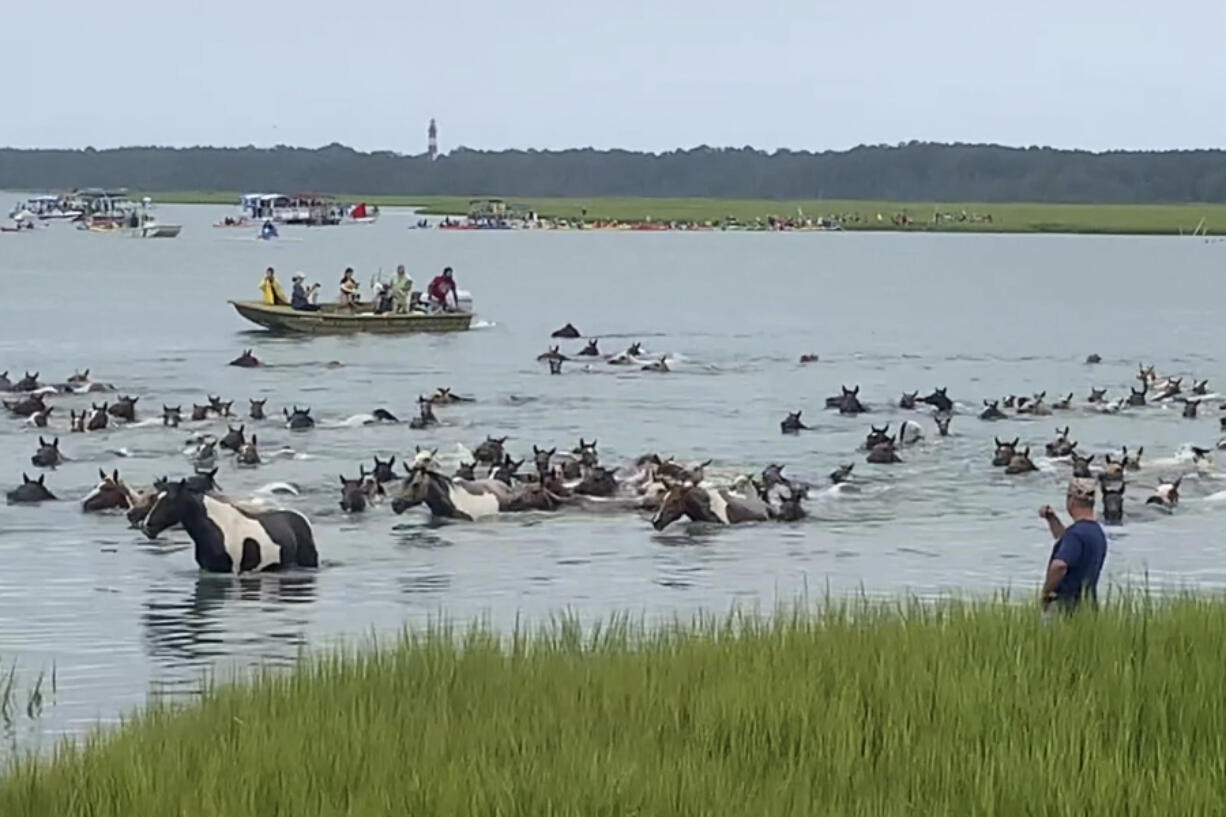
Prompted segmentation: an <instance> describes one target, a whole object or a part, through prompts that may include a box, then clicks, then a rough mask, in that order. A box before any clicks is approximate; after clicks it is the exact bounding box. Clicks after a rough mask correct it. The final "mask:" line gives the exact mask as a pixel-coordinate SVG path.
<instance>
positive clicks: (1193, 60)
mask: <svg viewBox="0 0 1226 817" xmlns="http://www.w3.org/2000/svg"><path fill="white" fill-rule="evenodd" d="M1223 36H1226V3H1223V2H1221V0H1196V1H1194V0H1166V1H1165V2H1158V3H1152V2H1149V3H1141V2H1137V1H1136V0H1133V2H1118V0H1117V2H1105V0H1059V2H1057V1H1056V0H1029V1H1028V2H1025V3H1021V2H999V1H998V0H976V1H975V2H970V1H969V0H932V2H923V3H920V2H915V3H912V2H901V0H878V1H877V2H873V0H867V1H866V0H844V1H843V2H838V3H827V2H824V1H821V2H815V0H788V1H787V2H784V1H782V0H750V1H748V2H738V3H733V2H731V1H730V0H703V1H702V2H696V1H695V0H657V1H656V2H651V1H650V0H617V2H602V3H594V2H583V0H566V2H562V0H449V1H448V2H429V1H428V0H427V2H409V1H408V0H366V2H361V0H358V2H338V0H330V2H320V0H293V2H284V1H283V0H271V1H269V2H259V1H258V0H244V2H233V1H232V0H198V1H197V2H184V0H156V2H147V0H120V2H117V3H112V2H99V0H60V2H26V1H25V0H6V1H5V2H3V11H2V12H0V57H2V58H3V64H4V66H5V67H6V68H7V77H6V79H7V82H5V83H4V93H3V96H2V97H0V145H8V146H20V147H51V146H64V147H83V146H86V145H94V146H95V147H110V146H115V145H126V144H151V143H154V144H168V145H195V144H210V145H243V144H256V145H272V144H277V143H286V144H294V145H307V146H317V145H321V144H326V143H329V142H333V141H337V142H343V143H345V144H349V145H353V146H355V147H358V148H362V149H390V150H397V151H401V152H406V153H419V152H421V151H422V150H424V147H425V131H426V123H427V121H428V120H429V119H430V117H432V116H433V117H436V118H437V119H438V121H439V129H440V141H441V143H442V148H443V149H444V150H447V149H449V148H452V147H455V146H456V145H458V144H463V145H468V146H471V147H482V148H504V147H523V148H526V147H538V148H560V147H573V146H585V145H595V146H597V147H626V148H633V149H646V150H665V149H670V148H673V147H678V146H684V147H689V146H694V145H698V144H710V145H736V146H740V145H745V144H750V145H754V146H756V147H762V148H768V149H771V148H776V147H791V148H796V149H802V148H803V149H826V148H847V147H851V146H853V145H856V144H859V143H865V142H867V143H878V142H888V143H893V142H897V141H902V140H909V139H923V140H937V141H973V142H980V141H984V142H1002V143H1006V144H1018V145H1029V144H1050V145H1056V146H1061V147H1085V148H1090V149H1107V148H1115V147H1123V148H1170V147H1210V146H1220V145H1222V144H1223V143H1224V142H1226V106H1224V105H1223V104H1222V102H1223V99H1224V98H1226V93H1224V92H1223V87H1222V86H1223V82H1224V81H1226V58H1224V57H1223V56H1222V53H1223V52H1222V47H1221V41H1222V37H1223Z"/></svg>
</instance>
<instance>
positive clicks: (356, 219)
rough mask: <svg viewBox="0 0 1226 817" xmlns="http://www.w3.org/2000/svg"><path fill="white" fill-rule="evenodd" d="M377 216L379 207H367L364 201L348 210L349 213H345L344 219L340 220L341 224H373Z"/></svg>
mask: <svg viewBox="0 0 1226 817" xmlns="http://www.w3.org/2000/svg"><path fill="white" fill-rule="evenodd" d="M377 218H379V208H378V207H374V208H368V207H367V206H366V202H362V203H361V204H358V205H357V206H355V207H354V208H353V209H352V210H350V211H349V215H347V216H346V217H345V219H344V221H342V222H341V223H342V224H374V223H375V220H376V219H377Z"/></svg>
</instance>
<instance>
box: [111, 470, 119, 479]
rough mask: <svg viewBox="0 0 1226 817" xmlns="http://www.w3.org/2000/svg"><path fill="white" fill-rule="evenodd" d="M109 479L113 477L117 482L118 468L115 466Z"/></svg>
mask: <svg viewBox="0 0 1226 817" xmlns="http://www.w3.org/2000/svg"><path fill="white" fill-rule="evenodd" d="M111 479H113V480H114V481H115V482H119V469H118V468H116V469H115V470H114V471H112V472H111Z"/></svg>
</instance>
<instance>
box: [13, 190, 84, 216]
mask: <svg viewBox="0 0 1226 817" xmlns="http://www.w3.org/2000/svg"><path fill="white" fill-rule="evenodd" d="M83 215H85V208H84V207H83V206H82V205H81V203H80V202H79V201H76V200H74V199H73V198H72V197H70V196H34V197H33V198H30V199H27V200H26V201H24V202H22V203H21V204H18V205H17V206H16V207H14V208H13V210H12V212H10V213H9V218H11V219H13V220H14V221H22V220H25V219H37V220H39V221H69V220H72V219H76V218H80V217H81V216H83Z"/></svg>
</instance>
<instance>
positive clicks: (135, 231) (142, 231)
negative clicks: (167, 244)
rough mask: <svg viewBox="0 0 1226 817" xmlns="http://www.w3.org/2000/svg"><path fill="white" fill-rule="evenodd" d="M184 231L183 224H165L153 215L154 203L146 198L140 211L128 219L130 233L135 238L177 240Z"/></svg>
mask: <svg viewBox="0 0 1226 817" xmlns="http://www.w3.org/2000/svg"><path fill="white" fill-rule="evenodd" d="M182 230H183V225H181V224H163V223H162V222H160V221H158V220H157V217H156V216H154V215H153V201H152V200H151V199H150V198H149V197H148V196H145V197H144V198H143V199H141V202H140V209H139V210H135V211H133V213H132V215H131V216H129V217H128V232H129V234H130V235H131V236H132V237H133V238H177V237H178V235H179V233H180V232H181V231H182Z"/></svg>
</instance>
